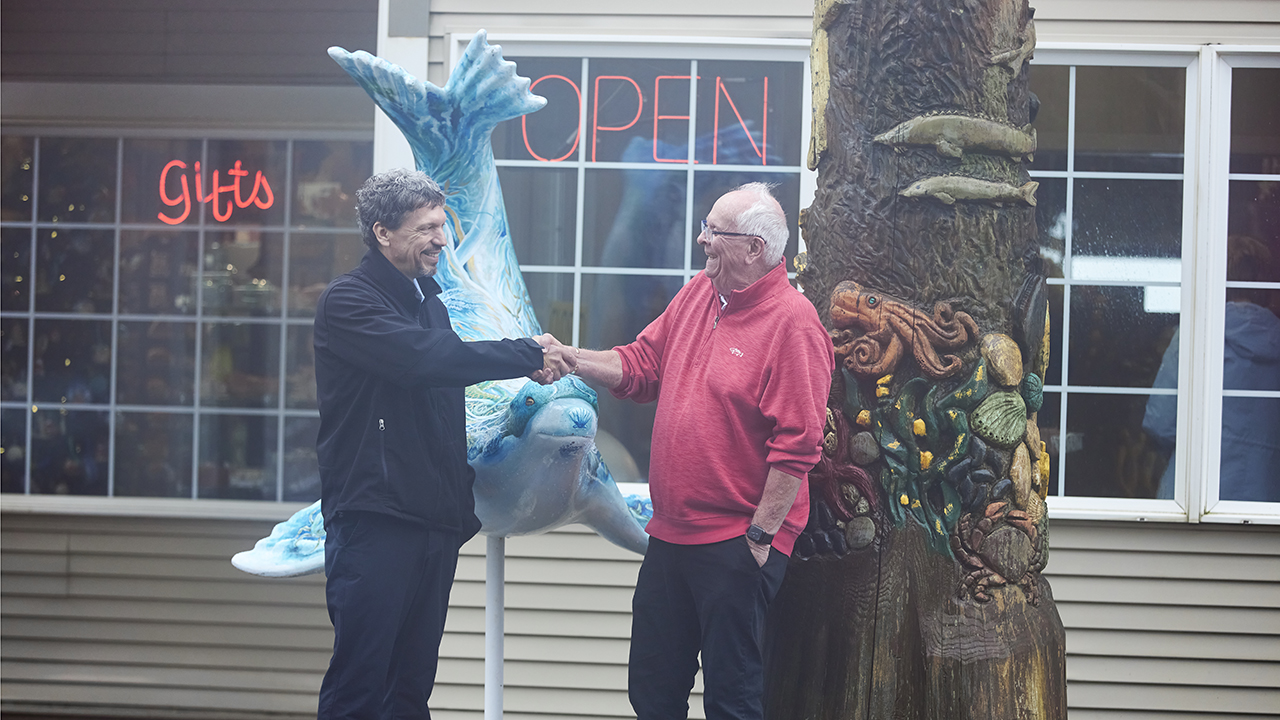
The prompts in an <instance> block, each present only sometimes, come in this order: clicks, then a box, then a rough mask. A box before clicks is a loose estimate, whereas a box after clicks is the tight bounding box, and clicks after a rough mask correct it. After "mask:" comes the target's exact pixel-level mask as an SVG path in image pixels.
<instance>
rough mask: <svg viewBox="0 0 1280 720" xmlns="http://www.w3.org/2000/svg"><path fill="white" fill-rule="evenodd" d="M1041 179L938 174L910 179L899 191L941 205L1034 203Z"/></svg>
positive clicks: (901, 193) (910, 196) (906, 195)
mask: <svg viewBox="0 0 1280 720" xmlns="http://www.w3.org/2000/svg"><path fill="white" fill-rule="evenodd" d="M1038 187H1040V183H1038V182H1035V181H1031V182H1028V183H1027V184H1026V185H1023V186H1022V187H1014V186H1012V185H1009V184H1008V183H998V182H990V181H988V180H979V179H977V178H971V177H965V176H963V175H938V176H935V177H931V178H925V179H923V180H917V181H916V182H914V183H911V185H910V186H908V187H907V188H906V189H905V190H900V191H899V192H898V194H899V195H901V196H903V197H909V198H921V197H931V198H933V199H935V200H937V201H938V202H940V203H942V204H944V205H954V204H955V203H956V201H958V200H967V201H973V202H989V203H994V204H996V205H1001V204H1003V203H1013V202H1022V203H1026V204H1028V205H1031V206H1035V204H1036V188H1038Z"/></svg>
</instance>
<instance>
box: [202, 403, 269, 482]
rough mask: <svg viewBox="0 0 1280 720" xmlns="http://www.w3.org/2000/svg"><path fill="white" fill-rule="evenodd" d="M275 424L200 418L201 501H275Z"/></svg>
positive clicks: (259, 419)
mask: <svg viewBox="0 0 1280 720" xmlns="http://www.w3.org/2000/svg"><path fill="white" fill-rule="evenodd" d="M276 423H277V419H276V417H274V416H263V415H205V416H203V417H201V418H200V490H199V495H200V497H202V498H232V499H237V500H275V499H276V438H277V437H278V433H277V431H276Z"/></svg>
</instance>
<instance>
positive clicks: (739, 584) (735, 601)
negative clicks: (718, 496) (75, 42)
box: [628, 537, 787, 720]
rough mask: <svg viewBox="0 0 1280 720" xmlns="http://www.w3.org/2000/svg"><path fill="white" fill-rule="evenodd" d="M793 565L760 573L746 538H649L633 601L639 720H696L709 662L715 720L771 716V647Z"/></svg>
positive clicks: (773, 560)
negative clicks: (693, 711) (695, 698)
mask: <svg viewBox="0 0 1280 720" xmlns="http://www.w3.org/2000/svg"><path fill="white" fill-rule="evenodd" d="M786 570H787V556H786V555H783V554H782V553H780V552H778V551H777V550H774V549H770V551H769V560H768V561H767V562H766V563H765V564H764V567H760V566H759V565H757V564H756V560H755V557H754V556H753V555H752V554H751V549H750V548H749V547H748V546H747V539H746V538H745V537H737V538H734V539H732V540H725V541H724V542H718V543H711V544H709V545H673V544H671V543H666V542H663V541H661V540H658V539H657V538H650V539H649V550H648V552H646V553H645V556H644V564H643V565H641V566H640V577H639V578H638V579H637V580H636V594H635V599H634V600H633V602H632V621H631V659H630V664H629V668H628V694H629V695H630V697H631V707H632V708H634V709H635V711H636V716H637V718H638V719H639V720H672V719H682V718H687V717H688V715H689V691H690V690H692V689H693V680H694V676H695V675H696V674H697V672H698V653H699V652H701V653H702V684H703V698H702V705H703V708H704V709H705V710H706V715H707V720H725V719H727V718H733V719H735V720H759V719H760V718H761V717H762V715H763V701H762V697H761V696H762V695H763V694H764V668H763V659H762V655H763V652H762V645H763V642H764V621H765V615H766V613H767V611H768V609H769V603H770V602H772V601H773V598H774V596H775V595H777V593H778V587H779V586H781V585H782V576H783V574H784V573H785V572H786Z"/></svg>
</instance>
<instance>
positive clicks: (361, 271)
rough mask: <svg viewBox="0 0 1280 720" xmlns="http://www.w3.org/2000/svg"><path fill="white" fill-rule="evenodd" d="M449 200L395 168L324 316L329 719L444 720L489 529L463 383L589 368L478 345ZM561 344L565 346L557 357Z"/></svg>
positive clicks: (554, 347) (567, 359)
mask: <svg viewBox="0 0 1280 720" xmlns="http://www.w3.org/2000/svg"><path fill="white" fill-rule="evenodd" d="M444 201H445V198H444V194H443V193H442V192H441V191H440V188H439V187H438V186H437V185H436V184H435V182H433V181H432V180H431V179H430V178H428V177H427V176H426V175H425V174H423V173H421V172H412V171H407V170H391V171H389V172H385V173H381V174H378V175H374V176H373V177H371V178H369V179H368V180H367V181H366V182H365V183H364V185H363V186H362V187H361V188H360V190H359V192H358V193H357V194H356V204H357V211H358V213H359V220H360V232H361V234H362V236H363V239H364V242H365V244H366V245H368V246H369V251H368V252H367V253H366V254H365V256H364V259H363V260H361V262H360V266H359V267H357V268H356V269H355V270H352V271H351V272H349V273H347V274H345V275H342V276H340V277H338V278H337V279H335V280H334V281H333V282H331V283H330V284H329V287H328V288H327V289H326V290H325V291H324V293H323V294H322V295H321V296H320V300H319V303H318V306H317V308H316V319H315V355H316V389H317V398H318V402H319V407H320V431H319V437H318V438H317V442H316V450H317V453H318V455H319V460H320V478H321V497H322V499H323V502H322V503H321V506H322V507H323V508H324V519H325V531H326V533H327V534H326V538H325V573H326V575H327V576H328V581H327V584H326V586H325V595H326V600H327V602H328V606H329V618H330V619H331V620H332V621H333V629H334V644H333V659H332V660H331V661H330V664H329V671H328V672H327V673H326V674H325V677H324V683H323V684H322V685H321V688H320V706H319V717H320V718H321V719H323V720H328V719H332V718H360V719H361V720H368V719H370V718H397V719H398V718H430V716H431V713H430V711H429V710H428V709H427V699H428V698H429V697H430V695H431V689H432V686H433V685H434V682H435V673H436V664H437V661H438V656H439V649H440V637H441V634H442V633H443V631H444V621H445V612H446V610H447V609H448V604H449V589H450V587H451V586H452V584H453V576H454V571H455V569H456V567H457V561H458V549H459V547H460V546H461V545H462V543H463V542H465V541H466V540H467V539H469V538H470V537H472V536H473V535H475V534H476V533H477V532H478V531H479V530H480V521H479V520H478V519H477V518H476V514H475V499H474V497H473V496H472V492H471V487H472V483H473V482H474V480H475V472H474V471H473V470H472V469H471V467H470V466H469V465H467V446H466V418H465V406H464V402H463V387H464V386H466V385H471V384H473V383H477V382H481V381H484V380H498V379H502V378H510V377H519V376H521V375H528V376H530V377H531V378H533V379H535V380H538V381H539V382H551V381H554V380H556V379H559V378H560V377H561V376H562V375H564V374H566V373H568V372H569V371H571V370H572V369H573V358H572V356H571V355H568V354H567V351H566V349H565V348H563V347H562V346H559V345H558V343H555V342H554V338H551V337H550V336H549V335H543V336H540V337H539V338H536V339H534V338H521V339H519V340H497V341H491V342H463V341H462V339H461V338H459V337H458V335H457V334H456V333H454V331H453V330H452V328H451V327H450V325H449V313H448V311H447V310H446V309H445V307H444V304H443V303H441V302H440V299H439V297H438V294H439V293H440V286H439V285H437V284H436V282H435V280H433V279H432V278H431V277H430V276H431V275H433V274H435V272H436V265H437V263H438V262H439V260H440V251H441V249H442V248H443V247H444V246H445V243H446V242H447V239H446V235H445V228H444V224H445V222H446V214H445V208H444ZM544 345H548V346H550V348H549V349H545V350H544V348H543V346H544Z"/></svg>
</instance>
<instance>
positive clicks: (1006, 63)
mask: <svg viewBox="0 0 1280 720" xmlns="http://www.w3.org/2000/svg"><path fill="white" fill-rule="evenodd" d="M1035 49H1036V21H1035V20H1028V21H1027V33H1026V35H1024V36H1023V38H1022V44H1021V45H1019V46H1018V47H1016V48H1013V49H1011V50H1005V51H1004V52H998V53H996V54H994V55H992V56H991V64H992V65H1000V66H1002V67H1005V68H1007V69H1008V70H1009V71H1010V72H1012V73H1013V74H1015V75H1016V74H1018V73H1019V72H1022V64H1023V63H1024V62H1026V61H1027V60H1029V59H1030V58H1031V56H1032V54H1033V53H1034V52H1035Z"/></svg>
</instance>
